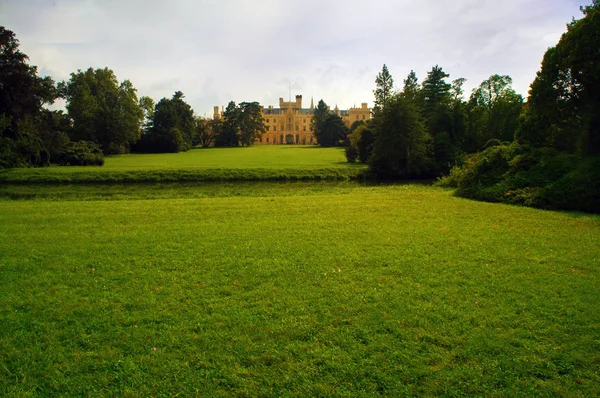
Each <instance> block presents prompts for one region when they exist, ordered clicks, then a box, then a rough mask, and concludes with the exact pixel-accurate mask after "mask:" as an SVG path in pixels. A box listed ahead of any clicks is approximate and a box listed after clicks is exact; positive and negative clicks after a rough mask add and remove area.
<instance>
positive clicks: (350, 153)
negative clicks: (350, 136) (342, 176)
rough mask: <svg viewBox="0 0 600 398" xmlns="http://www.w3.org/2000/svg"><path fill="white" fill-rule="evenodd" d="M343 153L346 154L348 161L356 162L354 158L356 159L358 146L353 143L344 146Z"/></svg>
mask: <svg viewBox="0 0 600 398" xmlns="http://www.w3.org/2000/svg"><path fill="white" fill-rule="evenodd" d="M344 154H345V155H346V160H347V161H348V163H354V162H356V159H358V148H357V147H355V146H354V145H350V146H349V147H346V149H345V150H344Z"/></svg>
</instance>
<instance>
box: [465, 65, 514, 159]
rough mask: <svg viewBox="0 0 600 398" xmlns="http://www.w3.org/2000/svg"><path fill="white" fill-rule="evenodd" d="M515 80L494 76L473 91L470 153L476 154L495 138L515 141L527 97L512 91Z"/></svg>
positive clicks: (467, 147)
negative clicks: (524, 98) (524, 97)
mask: <svg viewBox="0 0 600 398" xmlns="http://www.w3.org/2000/svg"><path fill="white" fill-rule="evenodd" d="M511 84H512V78H511V77H510V76H507V75H497V74H496V75H492V76H490V77H489V78H488V79H486V80H484V81H483V82H481V84H480V85H479V87H478V88H476V89H474V90H473V93H472V94H471V98H470V100H469V103H468V105H467V107H466V110H467V114H468V116H467V117H468V129H467V134H466V137H465V139H466V140H465V142H464V149H465V151H466V152H469V153H471V152H475V151H478V150H480V149H482V148H483V146H484V145H485V144H486V143H487V142H488V141H489V140H491V139H495V140H500V141H512V140H513V139H514V135H515V132H516V130H517V127H518V125H519V116H520V114H521V109H522V107H523V98H522V97H521V96H520V95H519V94H517V93H515V91H514V90H513V89H512V88H511Z"/></svg>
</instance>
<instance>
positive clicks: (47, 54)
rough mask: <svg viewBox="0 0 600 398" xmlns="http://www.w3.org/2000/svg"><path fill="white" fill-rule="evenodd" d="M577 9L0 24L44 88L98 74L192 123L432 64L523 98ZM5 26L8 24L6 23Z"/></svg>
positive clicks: (223, 10) (265, 9) (322, 8)
mask: <svg viewBox="0 0 600 398" xmlns="http://www.w3.org/2000/svg"><path fill="white" fill-rule="evenodd" d="M579 1H580V0H505V1H503V2H498V1H492V0H455V1H451V2H440V1H438V0H422V1H412V0H410V1H409V0H396V1H392V0H371V1H369V2H364V1H358V0H347V1H341V0H330V1H322V0H305V1H300V0H286V1H283V0H277V1H275V0H261V1H258V2H252V1H244V0H218V1H216V0H201V1H193V0H172V1H162V0H119V1H117V0H90V1H76V0H69V1H65V0H56V1H54V2H52V1H42V0H30V1H21V0H18V1H17V0H4V1H2V2H0V15H2V17H0V18H2V21H0V23H2V24H6V27H7V28H8V29H11V30H14V31H15V32H16V34H17V37H18V38H19V39H20V40H21V44H22V48H23V51H24V52H25V53H26V54H28V55H29V56H30V59H31V62H32V64H36V65H38V66H39V67H40V70H44V71H45V72H46V71H48V73H56V74H57V75H56V76H53V77H54V78H55V79H56V80H60V79H65V78H68V75H69V73H70V72H73V71H75V70H77V69H86V68H88V67H90V66H92V67H104V66H108V67H110V68H111V69H113V70H114V71H115V73H116V74H117V77H118V78H119V80H124V79H130V80H131V81H132V82H133V83H134V85H135V86H136V87H137V88H138V92H139V94H140V95H149V96H151V97H153V98H155V99H156V100H158V99H160V98H161V97H162V96H170V95H172V93H173V92H174V91H176V90H181V91H183V92H184V93H185V94H186V98H187V99H188V101H189V102H190V104H191V105H192V107H193V108H194V109H195V110H196V111H197V112H198V113H199V114H205V113H207V112H212V106H213V105H221V104H226V103H227V102H228V101H229V100H234V101H236V102H240V101H251V100H259V101H261V102H262V103H263V104H264V105H268V104H276V103H277V101H278V98H279V97H284V98H287V96H288V90H289V81H290V80H291V81H292V82H293V85H292V90H293V91H294V92H293V93H292V94H303V95H304V98H305V101H308V100H306V98H310V96H311V95H314V97H315V100H318V99H320V98H324V99H325V100H326V101H327V102H328V103H330V104H332V105H335V103H336V102H337V103H338V105H339V106H340V107H342V108H344V107H348V106H352V105H353V104H354V103H360V102H363V101H369V102H371V101H372V90H373V89H374V85H375V84H374V80H375V76H376V74H377V73H378V72H379V71H380V70H381V66H382V64H383V63H386V64H387V65H388V66H389V68H390V71H391V72H392V74H393V76H394V79H395V81H396V86H398V87H401V86H402V80H403V79H404V78H405V77H406V75H407V74H408V72H409V71H410V70H411V69H414V70H415V71H416V72H417V75H418V77H419V80H420V81H422V80H423V78H424V77H425V74H426V72H427V71H428V70H429V69H430V68H431V66H433V65H435V64H439V65H440V66H442V67H443V68H444V70H446V72H448V73H450V74H451V79H453V78H457V77H465V78H467V79H468V83H467V87H465V88H466V90H467V92H468V90H470V88H472V87H475V86H477V85H479V82H481V80H483V79H485V78H487V77H488V76H489V75H491V74H493V73H499V74H510V75H512V77H513V80H514V86H515V88H516V89H517V91H518V92H520V93H521V94H523V95H526V94H527V89H528V86H529V83H530V82H531V81H532V80H533V78H534V77H535V72H536V71H537V70H538V68H539V63H540V61H541V58H542V55H543V53H544V51H545V50H546V48H547V47H548V46H549V45H552V44H554V43H553V42H552V40H554V42H555V41H556V40H558V38H559V36H560V33H561V32H563V31H564V30H565V24H566V23H567V22H568V21H569V20H570V19H571V17H572V16H578V15H579V11H578V7H579ZM9 22H10V23H9Z"/></svg>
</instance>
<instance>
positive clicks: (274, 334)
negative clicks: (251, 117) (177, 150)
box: [0, 185, 600, 397]
mask: <svg viewBox="0 0 600 398" xmlns="http://www.w3.org/2000/svg"><path fill="white" fill-rule="evenodd" d="M298 187H301V191H300V192H299V193H298V194H294V189H296V188H294V186H288V190H287V193H285V194H280V192H279V191H278V190H277V189H271V190H269V191H268V192H266V193H265V194H264V195H263V196H260V195H250V194H248V195H245V194H242V195H241V196H236V195H237V193H232V194H231V196H229V195H227V194H223V195H222V196H221V197H212V198H211V197H190V195H189V194H188V193H186V194H185V197H183V198H182V197H178V194H177V191H176V190H173V191H172V193H171V194H170V195H171V197H165V198H161V199H132V197H134V196H135V195H133V194H130V197H128V198H127V197H125V198H124V197H122V196H121V197H120V198H121V199H122V200H104V201H83V200H69V201H60V200H59V201H57V200H47V199H37V200H27V201H25V200H7V199H4V200H0V395H9V396H10V395H20V394H23V395H27V394H31V395H40V396H48V395H69V396H70V395H75V396H87V395H92V396H96V395H108V396H175V395H178V394H179V395H181V396H190V395H200V396H234V395H237V396H301V397H306V396H352V397H356V396H379V395H385V396H401V395H423V396H427V395H430V396H438V395H444V394H445V395H448V396H455V395H485V396H490V395H492V396H493V395H497V396H554V395H557V396H598V395H600V374H599V369H600V311H599V308H600V295H599V292H600V277H599V276H600V275H599V265H600V264H599V261H600V218H599V217H598V216H591V215H582V214H575V213H560V212H548V211H540V210H535V209H530V208H520V207H511V206H506V205H500V204H489V203H480V202H473V201H468V200H464V199H460V198H455V197H453V196H452V195H451V192H450V191H447V190H442V189H440V188H433V187H423V186H382V187H355V188H351V187H347V186H344V187H343V189H338V188H339V187H335V186H334V187H331V188H327V187H325V186H321V188H319V189H315V190H313V191H312V192H309V191H310V190H309V189H307V188H306V186H305V185H298ZM226 191H227V190H224V191H222V192H226ZM250 191H251V189H250V190H248V192H250ZM231 192H238V193H239V192H240V191H235V190H232V191H231ZM281 192H283V191H281ZM140 197H146V194H142V195H140Z"/></svg>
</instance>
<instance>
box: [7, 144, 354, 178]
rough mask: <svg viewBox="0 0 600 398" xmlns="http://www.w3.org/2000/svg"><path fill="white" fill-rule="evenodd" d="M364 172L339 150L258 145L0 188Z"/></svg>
mask: <svg viewBox="0 0 600 398" xmlns="http://www.w3.org/2000/svg"><path fill="white" fill-rule="evenodd" d="M364 169H365V167H364V166H363V165H358V164H349V163H348V162H346V159H345V157H344V153H343V150H342V149H340V148H321V147H316V146H280V145H263V146H254V147H247V148H209V149H193V150H191V151H188V152H182V153H167V154H129V155H119V156H110V157H107V158H106V160H105V164H104V166H102V167H93V166H88V167H82V166H78V167H75V166H73V167H49V168H41V169H40V168H38V169H11V170H0V182H4V183H98V182H100V183H118V182H161V181H162V182H165V181H167V182H168V181H171V182H173V181H240V180H253V181H254V180H331V179H341V180H347V179H356V178H359V176H360V174H361V173H362V172H363V171H364Z"/></svg>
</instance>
